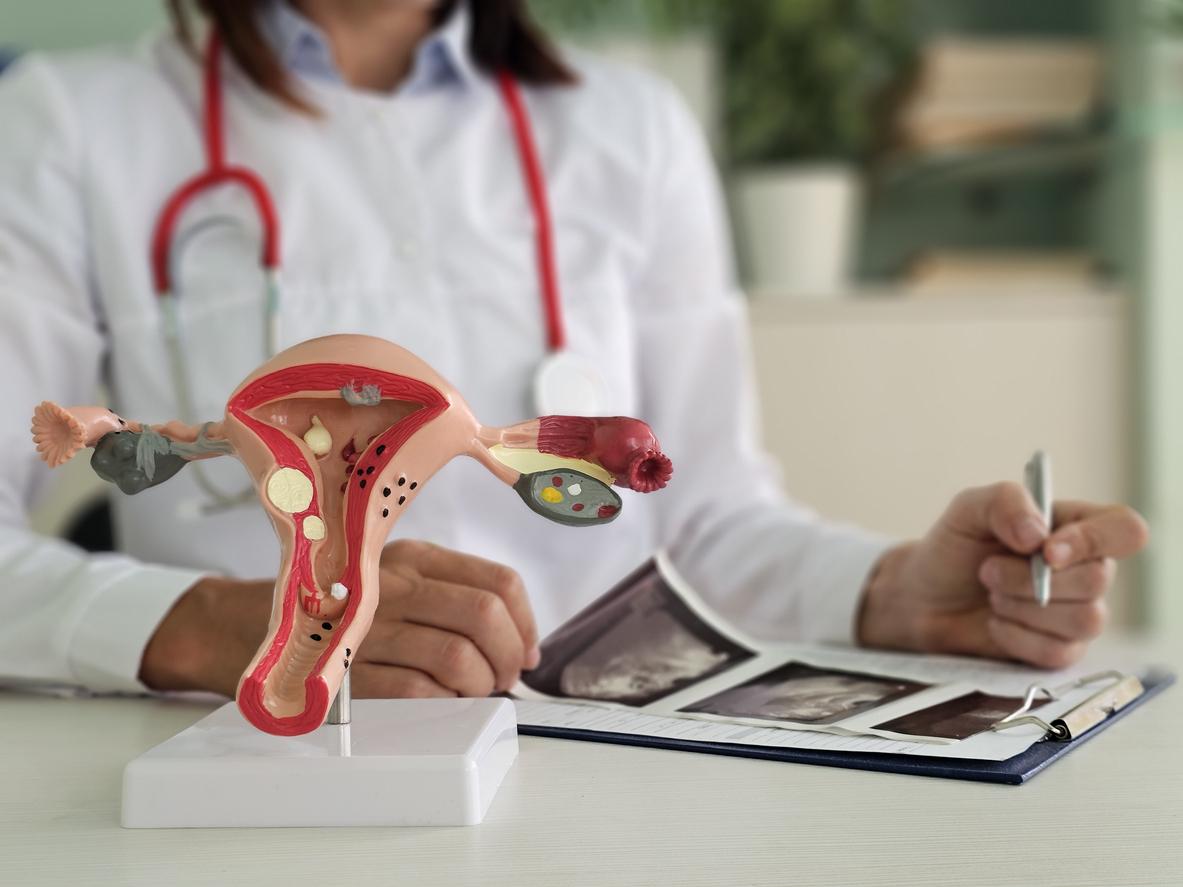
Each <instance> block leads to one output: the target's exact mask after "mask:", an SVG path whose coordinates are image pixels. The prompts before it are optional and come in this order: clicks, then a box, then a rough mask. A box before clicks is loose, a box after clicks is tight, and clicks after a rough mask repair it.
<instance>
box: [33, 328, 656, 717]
mask: <svg viewBox="0 0 1183 887" xmlns="http://www.w3.org/2000/svg"><path fill="white" fill-rule="evenodd" d="M32 431H33V439H34V441H35V443H36V445H37V449H38V451H39V452H40V454H41V456H42V457H43V458H44V459H45V461H46V462H48V463H49V465H50V466H51V467H53V466H57V465H61V464H62V463H64V462H66V461H67V460H68V459H70V458H71V457H72V456H73V455H74V454H75V453H77V452H78V451H79V450H81V449H83V448H84V447H92V448H93V449H94V454H93V455H92V457H91V465H92V466H93V467H94V469H95V471H96V472H97V473H98V474H99V475H100V476H101V477H103V478H104V479H105V480H108V481H111V482H112V483H115V484H117V485H118V486H119V488H120V489H122V490H123V491H124V492H125V493H136V492H139V491H140V490H142V489H145V488H147V487H149V486H154V485H155V484H158V483H161V482H163V481H164V480H167V479H168V478H169V477H172V476H173V475H174V474H176V473H177V471H179V470H180V469H181V468H182V467H184V465H185V464H186V463H188V462H190V461H193V460H195V459H206V458H211V457H213V456H219V455H223V454H231V455H234V456H237V457H238V458H239V459H240V460H241V461H242V463H243V464H244V465H245V466H246V468H247V470H248V471H249V472H250V474H251V477H252V478H254V481H255V485H256V487H257V488H258V491H259V499H260V500H261V501H262V503H263V507H264V508H265V509H266V510H267V513H268V515H270V517H271V522H272V524H273V525H274V526H275V532H276V533H277V534H278V536H279V539H280V543H281V545H282V557H281V564H280V570H279V576H278V578H277V579H276V582H275V599H274V602H273V605H272V609H271V624H270V628H269V629H268V632H267V637H266V638H265V639H264V641H263V644H262V646H261V647H260V648H259V651H258V653H256V654H255V657H254V659H253V660H252V661H251V664H250V665H249V666H248V667H247V670H246V672H245V673H244V674H243V676H242V679H241V680H240V681H239V684H238V694H237V698H238V707H239V708H240V709H241V711H242V713H243V715H245V716H246V718H247V720H248V721H250V722H251V723H252V724H254V725H255V726H256V727H258V728H259V729H260V730H263V731H265V732H267V733H274V734H279V735H284V736H293V735H297V734H300V733H307V732H309V731H311V730H315V729H316V728H317V727H319V726H320V725H321V723H323V722H324V719H325V716H326V714H327V713H328V709H329V705H330V703H331V702H332V700H333V698H334V696H335V695H336V693H337V690H338V689H339V687H340V686H341V681H342V680H343V679H344V676H345V670H346V669H347V668H349V662H350V659H351V657H352V655H353V651H354V650H356V649H357V648H358V647H359V646H360V645H361V642H362V639H363V638H364V637H365V636H366V632H368V631H369V629H370V623H371V621H372V620H373V616H374V608H375V607H376V606H377V603H378V561H379V557H380V555H381V551H382V547H383V545H384V544H385V542H386V540H387V536H388V535H389V533H390V528H391V526H392V525H393V524H394V522H395V521H396V520H398V517H399V515H400V514H402V512H403V511H404V510H405V509H406V508H407V507H408V506H409V505H410V504H411V502H412V501H413V500H414V498H415V496H416V495H418V493H419V491H420V490H421V489H422V488H423V485H424V483H426V482H427V480H428V478H430V477H431V476H432V475H433V474H435V472H436V471H437V470H439V468H441V467H442V466H443V465H444V464H445V463H446V462H448V461H450V460H451V459H452V458H453V457H454V456H458V455H462V454H463V455H467V456H472V457H473V458H474V459H476V460H477V461H478V462H480V463H481V464H482V465H484V466H485V467H486V468H488V469H489V471H491V472H492V473H493V474H494V475H496V476H497V477H498V478H500V479H501V480H503V481H504V482H505V483H506V484H508V485H510V486H511V487H513V488H514V490H516V491H517V493H518V495H519V496H521V498H522V499H523V500H524V501H525V503H526V505H528V506H529V507H530V508H531V509H532V510H533V511H535V512H537V513H538V514H540V515H542V516H543V517H547V518H549V519H551V520H553V521H557V522H559V523H562V524H567V525H571V526H584V525H592V524H602V523H606V522H608V521H610V520H612V519H613V518H614V517H615V516H616V514H617V512H618V511H619V510H620V504H621V503H620V497H619V496H618V495H617V494H616V492H615V491H614V490H613V489H612V487H611V485H612V484H615V485H617V486H621V487H628V488H630V489H633V490H636V491H638V492H642V493H648V492H652V491H654V490H658V489H660V488H662V487H664V486H665V485H666V483H667V481H668V480H669V478H670V475H671V473H672V470H673V469H672V466H671V465H670V460H669V459H668V458H666V457H665V455H663V454H662V452H661V449H660V447H659V446H658V443H657V440H656V438H655V437H654V436H653V432H652V431H650V429H649V426H648V425H646V424H645V423H644V422H641V421H639V420H637V419H627V418H620V417H616V418H600V419H590V418H581V417H577V416H543V417H542V418H539V419H533V420H531V421H529V422H523V423H521V424H520V425H513V426H510V427H508V428H486V427H484V426H482V425H481V424H480V423H479V422H477V420H476V418H475V417H474V416H473V415H472V413H471V411H470V410H469V408H468V406H467V404H465V402H464V400H463V399H462V398H461V397H460V395H459V394H458V393H457V392H456V391H455V390H454V389H453V388H452V386H450V385H449V384H448V383H447V382H445V381H444V380H443V379H442V378H440V376H439V375H438V374H437V373H436V372H435V371H433V370H432V369H431V368H430V367H429V366H427V364H425V363H424V362H423V361H421V360H419V359H418V358H417V357H415V356H414V355H412V354H410V353H409V352H407V351H405V350H404V349H402V348H399V347H398V346H397V345H393V344H391V343H390V342H387V341H384V340H382V339H375V338H371V337H368V336H352V335H340V336H326V337H324V338H320V339H312V340H310V341H307V342H303V343H301V344H299V345H295V346H293V347H292V348H289V349H287V350H286V351H283V352H281V353H280V354H278V355H276V356H275V357H274V358H272V359H271V360H269V361H268V362H267V363H265V364H263V366H261V367H259V369H257V370H255V372H254V373H252V374H251V375H250V376H249V377H247V379H246V380H245V381H244V382H243V383H242V384H241V385H239V386H238V389H237V390H236V391H235V392H234V393H233V394H232V395H231V396H230V400H229V402H228V403H227V404H226V415H225V417H224V419H223V420H222V421H221V422H209V423H206V424H205V425H203V426H201V427H200V428H194V427H191V426H188V425H185V424H184V423H181V422H176V421H173V422H168V423H167V424H164V425H154V426H148V425H144V424H141V423H139V422H132V421H129V420H125V419H122V418H120V417H119V416H117V415H116V414H115V413H113V412H111V411H110V410H107V409H104V408H101V407H71V408H69V409H66V408H63V407H60V406H58V405H57V404H54V403H50V402H48V401H46V402H44V403H42V404H40V405H39V406H38V407H37V409H36V411H35V412H34V414H33V428H32Z"/></svg>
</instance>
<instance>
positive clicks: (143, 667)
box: [140, 540, 539, 698]
mask: <svg viewBox="0 0 1183 887" xmlns="http://www.w3.org/2000/svg"><path fill="white" fill-rule="evenodd" d="M379 583H380V584H379V599H378V608H377V610H376V611H375V613H374V622H373V625H372V626H371V628H370V632H369V634H368V635H366V639H365V640H364V641H363V642H362V644H361V646H360V647H359V648H358V650H357V652H356V654H355V655H354V658H353V665H352V666H351V668H350V673H351V675H352V680H351V683H352V688H353V694H354V695H355V696H357V697H386V698H395V697H412V696H414V697H424V696H488V695H489V694H490V693H492V692H493V691H495V690H508V689H509V688H510V687H512V686H513V685H514V684H515V683H516V682H517V679H518V676H519V675H520V674H521V671H522V670H523V669H528V668H533V667H534V666H536V665H537V664H538V659H539V652H538V632H537V629H536V628H535V625H534V616H533V613H532V612H531V610H530V604H529V601H528V600H527V598H526V591H525V587H524V586H523V584H522V580H521V578H520V577H519V576H518V574H517V573H515V572H514V571H513V570H511V569H509V568H508V567H505V566H502V565H501V564H497V563H494V562H492V561H487V560H483V559H481V558H478V557H473V556H471V555H467V554H462V553H460V552H457V551H452V550H450V549H447V548H442V547H440V546H438V545H432V544H431V543H428V542H417V541H411V540H400V541H398V542H394V543H392V544H390V545H387V546H386V548H385V549H383V551H382V559H381V562H380V566H379ZM273 588H274V582H272V581H270V580H262V581H242V580H234V579H223V578H219V577H208V578H206V579H202V580H201V581H199V582H198V583H197V584H196V585H194V586H193V587H192V588H190V589H189V590H188V591H186V592H185V594H184V595H182V596H181V598H180V599H179V600H178V601H177V603H176V604H175V605H174V606H173V608H172V610H171V611H170V612H169V613H168V615H167V616H165V618H164V620H163V621H162V622H161V623H160V625H159V626H158V627H157V629H156V632H155V634H153V636H152V637H151V638H150V639H149V641H148V645H147V647H146V648H145V650H144V655H143V659H142V660H141V664H140V680H142V681H143V682H144V683H145V684H146V685H147V686H149V687H151V688H152V689H154V690H211V691H213V692H215V693H222V694H223V695H226V696H233V695H234V692H235V689H236V688H237V686H238V679H239V678H240V677H241V676H242V673H243V671H244V670H245V669H246V667H247V665H249V664H250V661H251V658H252V657H253V656H254V654H255V651H256V650H258V648H259V644H261V643H262V642H263V638H264V636H265V635H266V633H267V624H268V622H269V620H270V618H271V597H272V591H273Z"/></svg>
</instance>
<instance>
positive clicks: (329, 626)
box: [320, 622, 333, 631]
mask: <svg viewBox="0 0 1183 887" xmlns="http://www.w3.org/2000/svg"><path fill="white" fill-rule="evenodd" d="M320 627H321V628H323V629H324V630H325V631H332V630H333V623H331V622H322V623H321V624H320Z"/></svg>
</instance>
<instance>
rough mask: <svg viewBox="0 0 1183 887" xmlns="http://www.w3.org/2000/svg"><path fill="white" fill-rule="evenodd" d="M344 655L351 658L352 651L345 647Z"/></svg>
mask: <svg viewBox="0 0 1183 887" xmlns="http://www.w3.org/2000/svg"><path fill="white" fill-rule="evenodd" d="M345 655H346V656H352V655H353V651H352V650H350V649H349V648H348V647H346V648H345Z"/></svg>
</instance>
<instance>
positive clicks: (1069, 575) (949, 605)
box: [856, 456, 1149, 668]
mask: <svg viewBox="0 0 1183 887" xmlns="http://www.w3.org/2000/svg"><path fill="white" fill-rule="evenodd" d="M1032 463H1033V464H1032V467H1031V471H1030V472H1029V478H1028V480H1029V484H1030V486H1031V489H1030V490H1029V489H1027V488H1025V487H1024V485H1022V484H1019V483H1013V482H1003V483H997V484H991V485H990V486H984V487H974V488H971V489H966V490H963V491H962V492H960V493H958V494H957V495H956V496H955V497H954V499H953V501H952V502H951V503H950V505H949V506H948V508H946V509H945V512H944V514H943V515H942V516H941V518H940V519H939V520H938V521H937V522H936V524H935V525H934V526H933V527H932V529H931V530H929V532H928V533H927V534H926V535H925V536H924V537H923V538H922V539H918V540H915V541H912V542H905V543H903V544H900V545H897V546H895V547H894V548H891V549H889V550H888V551H887V552H886V553H885V554H884V555H883V556H882V557H881V558H880V559H879V561H878V562H877V564H876V566H875V568H874V570H873V571H872V572H871V575H870V577H869V578H868V580H867V582H866V584H865V586H864V594H863V600H862V608H861V610H860V612H859V614H858V618H857V626H856V631H857V638H858V641H859V643H861V644H863V645H864V646H871V647H885V648H893V649H904V650H915V651H921V652H932V653H957V654H968V655H973V656H989V657H993V658H998V659H1016V660H1019V661H1022V662H1026V663H1029V664H1031V665H1037V666H1040V667H1044V668H1063V667H1064V666H1067V665H1069V664H1071V663H1072V662H1075V661H1076V660H1077V659H1079V658H1080V656H1081V655H1083V653H1084V651H1085V649H1086V648H1087V647H1088V642H1089V641H1090V640H1091V639H1092V638H1095V637H1096V636H1097V635H1098V634H1100V633H1101V630H1102V629H1103V628H1104V625H1105V621H1106V606H1105V601H1104V596H1105V593H1106V592H1107V591H1108V590H1109V588H1110V587H1111V586H1112V584H1113V578H1114V574H1115V572H1116V561H1117V560H1118V559H1120V558H1124V557H1128V556H1130V555H1133V554H1136V553H1137V552H1138V551H1139V550H1141V549H1142V548H1143V546H1145V544H1146V542H1147V539H1148V536H1149V531H1148V529H1147V526H1146V522H1145V521H1144V520H1143V519H1142V517H1141V516H1140V515H1139V514H1138V513H1137V512H1136V511H1134V510H1133V509H1132V508H1129V507H1128V506H1125V505H1099V504H1095V503H1090V502H1080V501H1069V500H1060V501H1058V502H1055V503H1054V505H1053V502H1052V492H1051V473H1050V469H1048V467H1047V460H1046V457H1041V456H1037V458H1035V459H1033V460H1032ZM1041 463H1042V464H1041Z"/></svg>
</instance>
